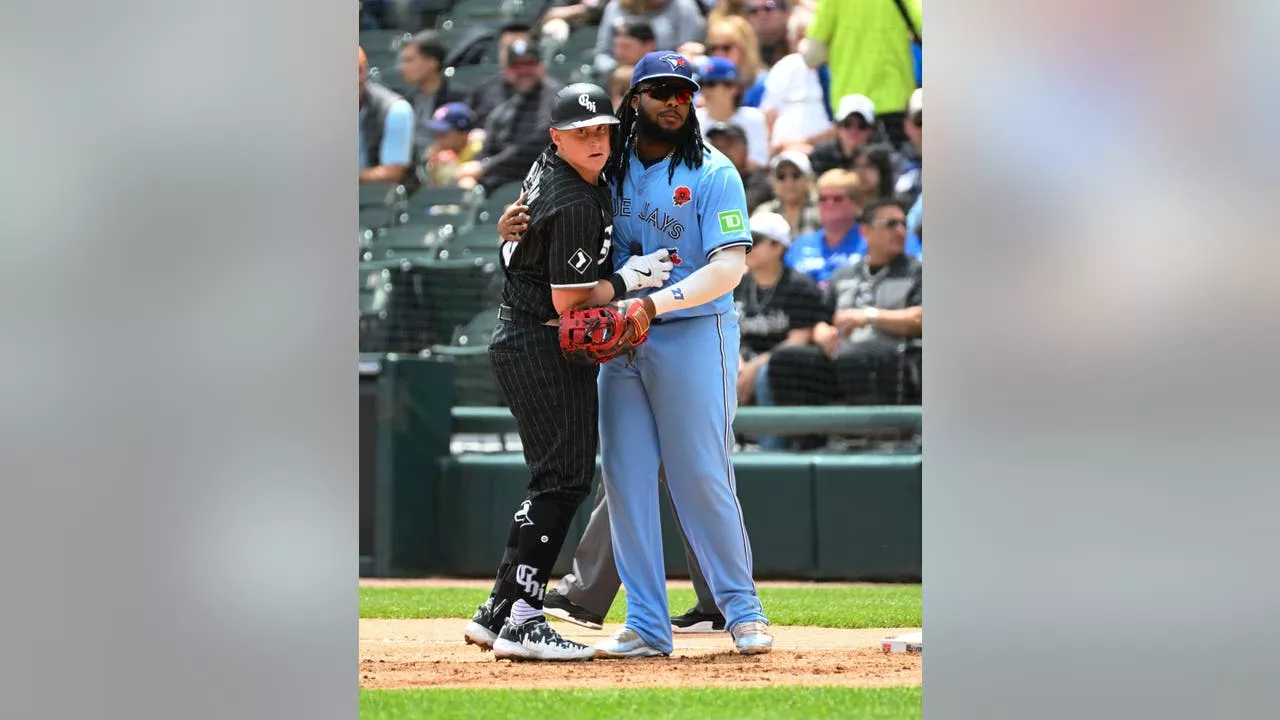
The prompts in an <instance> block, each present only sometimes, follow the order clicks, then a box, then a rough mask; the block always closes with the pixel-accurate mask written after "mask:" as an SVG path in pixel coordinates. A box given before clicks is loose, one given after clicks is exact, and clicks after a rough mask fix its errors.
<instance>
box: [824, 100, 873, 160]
mask: <svg viewBox="0 0 1280 720" xmlns="http://www.w3.org/2000/svg"><path fill="white" fill-rule="evenodd" d="M875 133H876V106H875V103H873V102H871V98H868V97H867V96H866V95H846V96H845V97H843V98H841V99H840V106H839V107H838V108H836V136H835V137H834V138H832V139H830V140H827V141H826V142H823V143H821V144H819V145H818V146H817V147H815V148H814V149H813V152H812V153H810V154H809V160H810V161H812V162H813V170H814V172H816V173H818V174H819V175H821V174H822V173H824V172H826V171H828V170H834V169H836V168H849V167H852V165H853V154H854V152H856V151H857V149H858V148H860V147H862V146H863V145H866V144H867V143H869V142H871V139H872V138H873V137H874V136H875Z"/></svg>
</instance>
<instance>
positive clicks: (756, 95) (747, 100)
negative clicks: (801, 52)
mask: <svg viewBox="0 0 1280 720" xmlns="http://www.w3.org/2000/svg"><path fill="white" fill-rule="evenodd" d="M679 52H680V54H681V55H684V56H685V57H687V58H691V59H692V60H693V62H694V64H695V65H697V66H703V65H705V64H706V62H707V60H706V58H707V57H708V56H709V57H723V58H728V59H729V60H731V61H733V64H734V66H735V67H737V68H738V77H739V78H740V82H741V83H742V86H743V87H744V88H746V90H745V91H744V92H743V94H742V104H743V105H745V106H747V107H759V106H760V99H761V98H762V97H763V96H764V80H765V73H764V72H763V71H764V69H765V67H764V65H763V64H762V63H761V62H760V44H759V42H758V41H757V40H756V31H755V28H753V27H751V23H749V22H747V20H746V18H744V17H742V16H741V15H732V14H730V15H726V16H725V17H723V18H720V19H717V20H712V21H710V22H708V23H707V40H706V42H705V43H701V42H696V41H695V42H689V43H688V44H686V45H683V46H682V47H681V48H680V50H679Z"/></svg>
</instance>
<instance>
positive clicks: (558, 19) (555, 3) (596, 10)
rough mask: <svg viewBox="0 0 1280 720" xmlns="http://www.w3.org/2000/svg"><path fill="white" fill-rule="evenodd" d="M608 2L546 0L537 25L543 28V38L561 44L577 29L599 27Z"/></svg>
mask: <svg viewBox="0 0 1280 720" xmlns="http://www.w3.org/2000/svg"><path fill="white" fill-rule="evenodd" d="M608 1H609V0H544V4H543V6H542V10H541V11H539V12H538V15H537V23H536V24H537V25H538V27H540V28H541V32H542V37H543V38H550V37H554V38H555V39H556V40H558V41H559V42H564V41H565V40H567V39H568V38H569V34H570V33H571V32H572V31H573V30H574V29H575V28H580V27H583V26H585V25H599V24H600V17H601V16H602V15H603V14H604V6H605V4H606V3H607V2H608Z"/></svg>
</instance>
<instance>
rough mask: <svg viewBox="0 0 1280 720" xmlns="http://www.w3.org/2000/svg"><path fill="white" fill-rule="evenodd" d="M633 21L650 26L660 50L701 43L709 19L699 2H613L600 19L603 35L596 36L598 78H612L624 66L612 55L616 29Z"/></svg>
mask: <svg viewBox="0 0 1280 720" xmlns="http://www.w3.org/2000/svg"><path fill="white" fill-rule="evenodd" d="M631 20H645V21H647V22H648V23H649V26H650V27H652V28H653V35H654V39H655V44H656V46H657V48H658V49H660V50H669V49H674V48H678V47H680V46H681V45H683V44H684V43H686V42H689V41H691V40H700V39H702V36H703V34H704V33H705V32H706V29H707V20H706V18H705V17H703V14H702V8H701V7H700V6H699V5H698V3H697V2H696V0H612V2H610V3H609V4H608V5H607V6H606V7H605V9H604V14H603V15H602V16H601V17H600V33H599V35H597V36H596V61H595V67H596V73H597V74H598V75H600V76H605V75H608V74H609V73H611V72H613V69H614V68H615V67H617V66H618V65H620V64H623V63H621V62H620V61H618V60H616V59H614V58H613V56H612V55H611V54H610V53H611V52H612V51H613V29H614V28H615V27H616V26H617V25H618V24H619V23H621V22H624V21H626V22H630V21H631Z"/></svg>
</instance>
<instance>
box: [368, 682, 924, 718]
mask: <svg viewBox="0 0 1280 720" xmlns="http://www.w3.org/2000/svg"><path fill="white" fill-rule="evenodd" d="M921 705H922V702H921V693H920V688H918V687H892V688H839V687H776V688H651V689H636V690H434V689H433V690H361V691H360V720H409V719H410V718H428V717H429V718H431V719H432V720H447V719H448V718H467V719H471V718H502V720H513V719H515V718H560V717H565V718H573V720H593V718H608V720H617V719H618V718H628V717H634V718H642V719H643V720H660V719H661V718H699V719H701V718H731V719H732V720H749V719H750V718H768V719H769V720H780V719H782V718H806V719H809V718H861V719H864V720H898V719H899V718H903V719H905V718H919V717H920V716H921Z"/></svg>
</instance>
